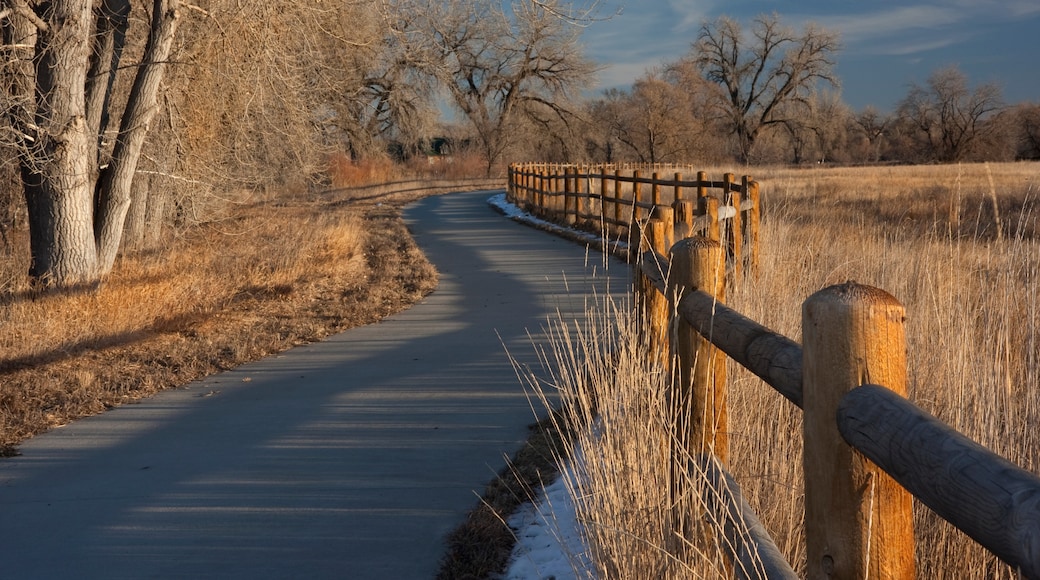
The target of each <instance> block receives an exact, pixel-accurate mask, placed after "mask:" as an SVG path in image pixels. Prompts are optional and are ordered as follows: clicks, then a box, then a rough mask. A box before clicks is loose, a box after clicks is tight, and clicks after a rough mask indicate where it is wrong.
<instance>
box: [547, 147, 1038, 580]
mask: <svg viewBox="0 0 1040 580" xmlns="http://www.w3.org/2000/svg"><path fill="white" fill-rule="evenodd" d="M709 170H710V168H709ZM719 171H721V170H719ZM749 172H750V173H752V174H753V175H754V176H755V177H756V178H757V179H758V180H759V181H760V182H761V183H762V194H763V204H764V206H765V210H764V217H763V222H762V227H763V232H762V250H761V275H760V278H759V280H758V281H754V280H750V279H745V280H744V281H743V282H742V283H741V284H740V285H738V286H736V287H733V288H730V290H728V296H727V301H728V302H729V304H730V305H731V306H733V307H734V308H736V309H737V310H738V311H740V312H742V313H743V314H745V315H746V316H749V317H750V318H752V319H754V320H757V321H759V322H761V323H763V324H765V325H766V326H768V327H770V328H772V329H774V330H776V331H778V332H780V333H782V334H785V335H786V336H789V337H791V338H792V339H794V340H796V341H800V340H801V336H800V334H801V332H800V324H801V304H802V302H803V301H804V300H805V299H806V298H807V297H808V296H809V295H810V294H812V293H813V292H815V291H817V290H819V289H821V288H824V287H826V286H829V285H831V284H836V283H842V282H845V281H848V280H854V281H856V282H859V283H861V284H868V285H872V286H877V287H880V288H883V289H884V290H887V291H888V292H889V293H891V294H893V295H894V296H895V297H896V298H897V299H899V300H900V301H901V302H902V303H903V304H904V306H905V307H906V311H907V314H908V321H907V337H908V338H907V340H908V350H909V369H908V371H909V389H910V395H911V399H912V400H913V401H915V402H916V403H917V404H918V405H920V406H921V407H923V408H925V409H926V410H928V411H929V412H931V413H933V414H935V415H937V416H938V417H939V418H941V419H942V420H944V421H946V422H948V423H950V424H951V425H952V426H954V427H955V428H957V429H958V430H960V431H961V432H962V433H964V434H966V435H968V436H969V437H971V438H973V439H975V440H976V441H978V442H980V443H981V444H983V445H985V446H987V447H989V448H991V449H993V450H994V451H996V452H997V453H999V454H1001V455H1003V456H1005V457H1007V458H1009V459H1011V460H1012V461H1014V462H1016V463H1018V464H1020V465H1022V466H1023V467H1025V468H1027V469H1030V470H1032V471H1034V472H1037V470H1038V469H1040V431H1038V430H1037V429H1036V428H1035V425H1036V424H1037V422H1038V421H1040V396H1038V393H1040V373H1038V372H1037V371H1038V368H1040V367H1038V362H1040V361H1038V357H1040V348H1038V346H1040V332H1038V329H1040V240H1038V239H1037V236H1036V229H1035V227H1036V219H1037V217H1040V216H1038V215H1037V214H1036V212H1035V211H1034V210H1033V204H1034V203H1035V200H1036V198H1037V196H1038V195H1040V164H1036V163H1017V164H988V165H966V166H932V167H884V168H866V167H864V168H844V169H826V168H813V169H786V168H751V169H750V170H749ZM590 318H591V319H592V320H594V321H595V323H594V324H592V325H590V326H588V327H586V328H577V327H573V326H572V325H562V324H561V325H560V326H559V327H558V328H557V329H556V332H555V338H556V340H555V345H554V348H553V349H552V351H551V353H552V354H550V355H548V356H547V357H546V359H547V360H546V367H547V370H546V371H544V374H543V375H542V376H541V377H540V378H538V379H533V380H532V381H531V384H532V385H543V386H544V385H546V384H547V385H551V386H552V388H554V389H559V391H560V395H561V397H562V400H563V401H564V408H572V409H577V410H578V411H576V412H575V413H574V414H573V415H574V416H575V417H576V421H578V422H580V423H581V424H582V425H585V426H586V427H587V428H586V429H585V431H584V435H583V436H581V437H579V439H578V441H579V448H580V449H582V455H581V461H580V463H581V467H580V468H578V469H577V470H575V474H576V475H574V478H573V479H574V480H573V482H572V483H571V485H572V489H573V490H574V496H575V497H574V500H575V502H576V503H577V505H578V513H579V519H580V521H581V524H582V525H584V526H585V530H586V533H587V534H588V537H589V543H590V547H591V550H592V554H593V556H594V562H595V568H596V571H597V574H598V575H599V577H600V578H633V577H655V578H686V577H716V575H717V574H718V572H719V570H720V563H719V562H720V561H721V557H720V556H719V555H718V553H716V552H713V551H711V550H710V549H700V550H689V549H685V550H679V551H676V550H674V549H673V548H674V547H675V542H674V541H673V538H672V537H671V530H672V529H673V528H674V525H673V523H672V522H670V521H669V515H668V514H669V510H668V509H667V508H668V506H667V505H665V504H664V503H663V501H664V499H663V498H667V496H668V493H667V484H666V477H665V475H664V474H667V467H663V466H662V462H663V460H664V459H663V458H664V457H665V456H664V454H663V453H662V452H661V448H662V447H663V446H665V445H667V443H668V434H667V429H666V428H665V426H666V425H667V424H668V421H669V420H670V419H669V418H668V417H669V416H668V414H667V409H666V408H665V406H664V405H663V404H662V403H661V401H662V400H664V398H665V397H664V395H663V393H664V392H665V380H664V377H663V372H662V370H661V369H660V368H655V367H654V365H653V364H651V363H650V362H649V359H650V358H651V357H650V356H649V355H648V352H647V347H646V345H645V344H644V340H643V338H641V336H642V335H641V334H640V333H639V332H638V331H635V330H633V322H632V320H631V314H630V312H629V311H628V310H627V307H626V306H624V305H620V306H619V305H614V304H610V305H605V306H604V307H602V309H601V312H600V314H599V316H598V317H597V316H590ZM728 376H729V389H730V394H729V405H730V411H729V421H730V423H729V428H730V431H731V433H730V438H729V439H730V445H731V471H732V472H733V473H734V475H735V477H736V479H737V481H738V482H739V483H740V484H741V486H742V488H743V491H744V494H745V496H746V497H747V499H748V500H749V502H750V503H751V505H752V506H753V507H754V508H755V509H756V511H757V512H758V514H759V516H760V518H761V520H762V521H763V523H764V524H765V526H766V527H767V528H768V529H769V531H770V533H771V534H772V536H773V538H774V540H775V541H776V543H777V545H778V546H779V548H780V550H781V551H782V552H783V553H784V554H785V556H786V558H787V559H788V561H789V562H791V563H792V565H793V566H794V567H795V569H796V570H797V571H798V572H799V573H800V574H804V572H805V566H806V563H805V541H804V530H803V513H804V511H803V510H804V508H803V501H804V499H803V493H804V491H803V490H804V482H803V474H802V444H801V440H800V438H801V433H802V428H801V416H800V411H799V410H798V409H796V408H795V407H793V405H791V404H790V403H788V402H787V401H786V400H785V399H783V398H782V397H781V396H780V395H778V394H777V393H775V392H773V391H772V390H771V389H770V388H769V387H768V386H767V385H765V384H763V383H762V381H761V380H759V379H758V378H756V377H754V376H753V375H751V374H750V373H749V372H748V371H746V370H743V369H741V368H740V367H739V366H738V365H736V364H735V363H733V362H732V361H730V363H729V369H728ZM565 459H566V460H567V461H571V460H573V458H570V457H568V458H565ZM915 527H916V540H917V546H916V555H917V556H916V557H917V571H918V577H920V578H978V579H984V578H1015V577H1016V576H1015V574H1014V572H1013V571H1012V570H1010V569H1009V568H1008V567H1007V566H1005V565H1003V564H1001V563H1000V562H999V561H997V560H996V559H995V558H994V557H993V556H992V555H990V554H989V553H988V552H987V551H986V550H984V549H983V548H981V547H979V546H977V545H976V544H975V543H974V542H973V541H971V540H970V539H969V538H967V537H966V536H964V535H963V534H961V533H960V532H958V531H957V530H955V529H954V528H952V527H951V526H950V525H948V524H946V523H945V522H943V521H942V520H940V519H939V518H938V517H937V516H935V515H934V514H932V513H931V512H930V511H928V510H927V509H926V508H924V507H923V506H921V505H920V504H918V505H917V506H916V508H915ZM680 545H681V544H680Z"/></svg>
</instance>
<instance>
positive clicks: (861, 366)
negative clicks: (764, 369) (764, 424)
mask: <svg viewBox="0 0 1040 580" xmlns="http://www.w3.org/2000/svg"><path fill="white" fill-rule="evenodd" d="M904 318H905V312H904V310H903V306H902V305H901V304H900V303H899V301H897V300H896V299H895V298H893V297H892V295H890V294H888V293H887V292H885V291H883V290H879V289H877V288H872V287H870V286H861V285H858V284H855V283H852V282H850V283H847V284H843V285H839V286H831V287H829V288H825V289H823V290H820V291H819V292H817V293H815V294H813V295H812V296H810V297H809V298H808V299H807V300H806V301H805V303H804V304H803V306H802V341H803V342H802V355H803V362H802V388H803V409H804V411H805V413H804V423H803V425H804V439H805V464H804V470H805V531H806V546H807V564H806V572H807V577H808V578H810V579H817V578H879V579H880V578H884V579H911V578H913V577H914V531H913V514H912V508H913V505H912V501H911V496H910V494H909V493H908V492H907V491H906V490H905V489H903V488H902V487H900V486H899V484H898V483H896V482H895V480H893V479H892V478H891V477H890V476H889V475H887V474H886V473H885V472H884V471H883V470H881V469H880V468H879V467H878V466H877V465H875V464H873V463H872V462H870V461H869V460H868V459H867V458H866V457H864V456H863V455H861V454H860V453H858V452H855V451H854V450H853V449H852V448H851V447H850V446H849V445H848V444H847V443H845V441H844V440H843V439H842V438H841V435H839V433H838V426H837V421H836V417H837V411H838V406H839V404H840V403H841V400H842V398H843V397H844V396H845V395H846V393H848V392H849V391H851V390H853V389H855V388H856V387H858V386H860V385H862V384H864V383H868V382H869V383H876V384H883V385H885V386H886V387H888V388H890V389H892V390H893V391H895V392H898V393H900V394H903V395H905V394H906V335H905V331H904V328H903V321H904Z"/></svg>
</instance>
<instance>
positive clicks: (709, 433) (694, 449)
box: [667, 236, 729, 463]
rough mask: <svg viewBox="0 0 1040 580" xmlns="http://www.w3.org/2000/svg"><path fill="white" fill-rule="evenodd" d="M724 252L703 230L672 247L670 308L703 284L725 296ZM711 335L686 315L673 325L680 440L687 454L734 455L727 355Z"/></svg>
mask: <svg viewBox="0 0 1040 580" xmlns="http://www.w3.org/2000/svg"><path fill="white" fill-rule="evenodd" d="M725 272H726V268H725V257H724V254H723V251H722V246H721V245H720V244H719V243H718V242H716V241H715V240H709V239H708V238H705V237H703V236H693V237H691V238H686V239H685V240H682V241H680V242H678V243H677V244H675V246H674V247H673V248H672V251H671V267H670V269H669V274H668V291H667V295H668V298H669V300H670V304H669V308H668V311H669V312H678V304H679V302H680V301H681V300H682V299H683V298H684V297H685V296H686V294H688V293H690V292H693V291H696V290H700V291H702V292H705V293H707V294H710V295H711V296H713V297H714V299H715V301H716V302H717V303H723V302H725V292H726V290H725V289H726V280H725V275H726V274H725ZM708 334H709V336H708V337H704V336H701V334H700V333H699V332H698V331H697V330H696V329H695V328H694V327H693V326H691V325H690V324H689V323H688V322H687V321H686V320H685V319H684V318H683V317H682V316H676V317H675V320H674V323H673V325H672V343H671V344H672V357H671V358H672V360H673V361H674V364H675V367H674V369H673V376H674V379H675V390H674V391H673V405H672V408H673V409H675V410H676V415H675V417H676V423H675V441H676V442H677V443H678V444H679V446H680V452H681V453H683V454H685V457H688V458H690V457H697V456H699V455H700V454H701V453H714V454H715V456H716V457H718V458H719V460H720V461H722V462H723V463H725V462H726V461H727V460H728V458H729V439H728V436H727V432H728V430H727V417H726V356H725V355H724V354H723V353H722V351H720V350H719V349H718V348H716V347H715V346H714V345H713V344H712V343H711V341H710V340H709V338H710V331H709V333H708Z"/></svg>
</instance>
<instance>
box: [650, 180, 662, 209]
mask: <svg viewBox="0 0 1040 580" xmlns="http://www.w3.org/2000/svg"><path fill="white" fill-rule="evenodd" d="M651 180H652V181H653V183H651V184H650V203H651V204H652V205H653V206H654V207H657V206H659V205H661V183H660V181H661V180H660V178H659V177H658V175H657V173H654V174H653V175H652V176H651Z"/></svg>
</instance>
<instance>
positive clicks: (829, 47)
mask: <svg viewBox="0 0 1040 580" xmlns="http://www.w3.org/2000/svg"><path fill="white" fill-rule="evenodd" d="M839 48H840V43H839V39H838V35H837V34H836V33H834V32H830V31H828V30H826V29H823V28H821V27H819V26H817V25H815V24H808V25H806V26H805V28H804V29H803V30H802V31H801V32H796V31H795V30H794V29H792V28H790V27H787V26H784V25H783V24H782V23H781V22H780V18H779V16H777V15H776V14H773V15H772V16H761V17H759V18H757V19H756V20H755V21H754V23H753V24H752V26H751V29H750V31H749V32H748V33H747V34H745V31H744V30H743V28H742V27H741V25H740V24H739V23H738V22H737V21H736V20H733V19H732V18H729V17H727V16H723V17H721V18H719V19H718V20H716V21H714V22H710V23H705V24H704V25H703V26H702V27H701V32H700V35H699V37H698V39H697V41H696V42H695V43H694V45H693V48H692V51H691V53H690V55H689V57H688V58H690V59H691V60H692V61H693V62H695V63H696V64H697V65H698V66H699V67H700V68H701V70H702V71H703V74H704V75H705V77H706V78H707V79H708V80H710V81H712V82H715V83H718V84H719V85H720V86H721V87H722V89H723V93H724V94H725V100H724V109H723V112H724V115H725V118H726V122H727V124H728V126H729V129H730V130H731V131H732V132H733V134H734V135H735V136H736V140H737V148H738V151H739V154H740V157H741V159H742V161H744V162H747V161H749V160H750V158H751V155H752V150H753V148H754V145H755V141H756V139H758V137H759V135H760V134H761V132H762V131H763V130H764V129H765V128H767V127H770V126H775V125H778V124H781V123H783V122H784V121H785V120H787V119H788V117H789V115H791V114H797V113H796V111H798V110H799V108H800V107H798V106H797V105H808V102H809V97H810V96H811V95H812V94H813V93H814V91H815V90H816V88H817V86H818V85H820V84H825V85H832V86H837V85H838V78H837V77H836V76H835V74H834V64H835V62H834V57H835V54H836V53H837V52H838V50H839Z"/></svg>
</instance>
